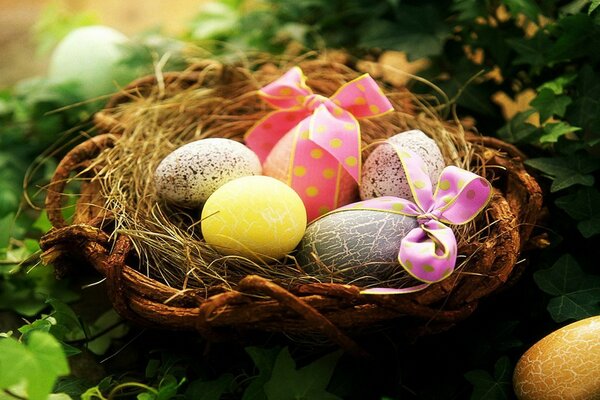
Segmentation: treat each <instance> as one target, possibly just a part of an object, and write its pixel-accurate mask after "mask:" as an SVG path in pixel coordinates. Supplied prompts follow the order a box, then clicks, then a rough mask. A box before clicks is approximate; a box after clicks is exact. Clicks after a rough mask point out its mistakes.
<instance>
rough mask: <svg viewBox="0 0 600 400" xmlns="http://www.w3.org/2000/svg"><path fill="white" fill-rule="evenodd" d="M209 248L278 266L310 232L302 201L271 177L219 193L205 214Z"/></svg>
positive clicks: (242, 182)
mask: <svg viewBox="0 0 600 400" xmlns="http://www.w3.org/2000/svg"><path fill="white" fill-rule="evenodd" d="M201 226H202V235H203V236H204V240H206V243H208V244H210V245H212V246H213V247H214V248H215V249H216V250H217V251H219V252H220V253H222V254H225V255H239V256H243V257H246V258H249V259H251V260H256V261H259V260H262V261H267V262H268V261H269V260H277V259H280V258H282V257H284V256H285V255H286V254H288V253H289V252H291V251H292V250H294V248H295V247H296V245H297V244H298V243H299V242H300V239H302V236H303V235H304V231H305V229H306V209H305V208H304V204H303V203H302V200H301V199H300V196H298V194H297V193H296V192H295V191H294V190H293V189H292V188H290V187H289V186H287V185H286V184H285V183H283V182H280V181H279V180H277V179H275V178H271V177H268V176H247V177H243V178H238V179H235V180H232V181H230V182H228V183H226V184H225V185H223V186H221V187H220V188H219V189H217V190H216V191H215V192H214V193H213V194H212V195H211V196H210V197H209V198H208V200H207V201H206V203H205V204H204V208H203V209H202V223H201Z"/></svg>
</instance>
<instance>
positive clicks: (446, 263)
mask: <svg viewBox="0 0 600 400" xmlns="http://www.w3.org/2000/svg"><path fill="white" fill-rule="evenodd" d="M457 247H458V246H457V244H456V237H455V236H454V232H452V229H450V228H448V227H447V226H446V225H444V224H442V223H441V222H438V221H435V220H429V221H427V222H426V223H424V224H422V225H421V226H420V227H419V228H415V229H413V230H412V231H410V232H409V233H408V235H406V236H405V237H404V238H403V239H402V242H401V243H400V251H399V253H398V261H399V262H400V264H401V265H402V267H404V269H405V270H406V271H407V272H408V273H409V274H410V275H411V276H413V277H414V278H415V279H417V280H419V281H421V282H424V283H435V282H439V281H441V280H443V279H445V278H447V277H448V276H449V275H450V274H451V273H452V271H454V266H455V264H456V256H457V252H458V250H457Z"/></svg>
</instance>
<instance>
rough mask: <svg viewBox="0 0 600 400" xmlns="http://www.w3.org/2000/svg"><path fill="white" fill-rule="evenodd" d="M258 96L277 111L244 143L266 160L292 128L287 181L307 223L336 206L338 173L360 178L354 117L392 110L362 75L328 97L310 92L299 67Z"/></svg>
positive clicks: (358, 145)
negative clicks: (292, 136) (300, 199)
mask: <svg viewBox="0 0 600 400" xmlns="http://www.w3.org/2000/svg"><path fill="white" fill-rule="evenodd" d="M259 95H260V96H261V97H262V98H263V99H264V100H265V101H266V102H267V103H269V104H271V105H272V106H273V107H275V108H277V109H278V110H275V111H273V112H271V113H269V114H268V115H267V116H266V117H264V118H263V119H261V120H260V121H258V122H257V123H256V124H255V125H254V126H253V127H252V128H251V129H250V130H249V131H248V133H247V134H246V137H245V141H246V144H247V145H248V147H250V148H251V149H252V150H254V152H255V153H256V154H257V155H258V157H259V158H260V160H261V162H264V161H265V159H266V158H267V156H268V155H269V153H270V152H271V150H272V149H273V147H274V146H275V145H276V144H277V142H278V141H279V140H280V139H282V138H283V136H285V135H286V134H287V133H288V132H290V131H292V132H293V135H294V140H293V145H292V154H291V156H290V157H291V159H290V163H289V168H288V173H287V177H288V182H287V183H288V184H289V185H290V186H291V187H292V188H293V189H294V190H295V191H296V192H297V193H298V194H299V195H300V197H301V198H302V201H303V202H304V205H305V206H306V210H307V214H308V219H309V221H310V220H313V219H314V218H316V217H318V216H319V215H321V214H324V213H325V212H327V211H329V210H333V209H335V208H337V207H339V206H340V204H338V198H339V190H340V187H339V186H340V178H341V173H342V171H343V170H346V171H347V172H348V173H349V174H350V175H351V176H352V177H353V178H354V180H355V181H356V182H359V179H360V167H361V158H360V155H361V148H360V145H361V139H360V125H359V123H358V121H357V118H367V117H375V116H379V115H382V114H385V113H387V112H389V111H391V110H392V109H393V107H392V105H391V104H390V102H389V101H388V99H387V98H386V97H385V95H384V94H383V92H382V91H381V89H380V88H379V86H377V83H376V82H375V81H374V80H373V78H371V77H370V76H369V75H368V74H365V75H362V76H360V77H358V78H356V79H354V80H353V81H351V82H348V83H346V84H344V85H343V86H342V87H340V89H339V90H338V91H337V92H335V94H334V95H333V96H331V97H330V98H327V97H324V96H321V95H318V94H314V93H313V92H312V90H311V89H310V88H309V87H308V86H307V85H306V77H305V76H304V74H303V73H302V70H301V69H300V68H299V67H294V68H292V69H291V70H289V71H288V72H286V73H285V74H284V75H283V76H282V77H281V78H279V79H277V80H276V81H274V82H272V83H270V84H269V85H267V86H265V87H263V88H262V89H261V90H260V91H259Z"/></svg>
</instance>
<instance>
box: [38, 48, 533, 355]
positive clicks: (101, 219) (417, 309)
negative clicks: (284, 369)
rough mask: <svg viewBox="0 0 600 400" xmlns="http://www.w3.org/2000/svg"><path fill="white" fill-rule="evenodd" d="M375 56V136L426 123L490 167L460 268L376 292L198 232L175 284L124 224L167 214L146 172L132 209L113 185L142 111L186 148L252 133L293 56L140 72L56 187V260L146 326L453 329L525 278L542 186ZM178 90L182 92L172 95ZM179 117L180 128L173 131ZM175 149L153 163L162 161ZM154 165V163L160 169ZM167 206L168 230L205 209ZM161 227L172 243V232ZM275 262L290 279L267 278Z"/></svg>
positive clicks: (51, 204) (321, 75)
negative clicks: (224, 247) (121, 203)
mask: <svg viewBox="0 0 600 400" xmlns="http://www.w3.org/2000/svg"><path fill="white" fill-rule="evenodd" d="M299 65H300V67H301V68H302V69H303V70H304V72H305V73H306V75H307V76H308V78H309V81H308V84H309V86H310V87H312V88H313V90H314V91H315V92H316V93H321V94H324V95H330V94H331V93H333V91H334V90H335V89H337V87H339V85H340V84H341V83H344V82H345V81H348V80H350V79H352V78H354V77H356V76H358V75H359V74H360V73H361V72H363V71H361V72H359V71H357V69H359V67H356V65H355V66H354V67H353V68H350V67H349V66H348V65H346V64H345V63H338V62H335V61H330V60H323V59H318V60H314V59H312V60H308V59H307V60H303V61H300V62H299ZM359 65H360V64H359ZM364 65H366V66H367V67H368V68H369V70H370V72H371V74H372V75H373V76H374V78H376V79H378V80H379V82H380V84H381V86H382V88H383V89H384V92H385V93H386V95H387V96H388V98H390V100H391V101H392V103H393V104H394V106H395V109H396V111H395V112H394V113H393V114H392V115H388V116H386V117H385V118H383V119H382V120H373V121H370V120H368V121H361V128H362V131H363V141H364V144H369V143H371V142H373V141H375V140H379V139H382V138H385V137H388V136H391V135H393V134H395V133H397V132H399V131H402V130H404V129H412V128H421V129H422V130H423V131H425V132H426V133H428V134H429V135H430V136H431V137H433V138H434V139H435V140H436V141H438V144H440V147H441V148H442V150H443V154H444V156H445V158H446V161H447V162H448V163H452V164H457V165H460V166H462V167H465V168H469V169H471V170H474V171H477V172H479V173H481V174H485V175H486V176H487V178H488V180H490V182H492V183H493V186H494V193H493V198H492V200H491V202H490V204H489V206H488V207H487V209H486V210H485V211H484V212H483V213H482V215H481V217H480V218H479V219H478V220H477V221H476V222H475V223H473V224H471V225H469V226H467V228H465V229H463V230H462V231H459V232H457V235H458V238H459V254H461V255H462V256H463V257H462V258H461V260H462V262H461V265H460V268H459V269H458V270H457V272H455V273H454V274H453V275H452V276H451V277H449V278H447V279H446V280H444V281H442V282H440V283H437V284H434V285H432V286H430V287H429V288H427V289H425V290H423V291H421V292H417V293H412V294H406V295H401V296H377V295H364V294H361V293H360V290H361V288H360V287H357V286H354V285H350V284H346V283H344V282H338V281H326V280H324V279H317V278H314V277H306V276H301V275H300V274H298V273H297V272H295V271H296V268H295V267H294V264H293V263H290V262H286V261H285V260H284V261H283V262H281V265H278V266H277V267H278V268H274V269H269V268H268V267H269V266H266V265H265V266H257V265H256V264H255V263H251V262H249V261H248V260H246V261H244V260H237V259H236V260H231V259H228V258H224V257H221V256H219V255H218V253H216V252H214V251H213V250H212V249H210V248H209V247H208V246H207V245H206V244H204V243H203V242H202V241H201V239H200V238H199V237H197V236H194V235H196V234H195V233H194V231H192V232H191V233H189V234H190V235H192V239H193V240H195V241H197V242H198V243H196V244H197V245H198V246H200V247H199V248H197V249H196V250H194V251H191V252H190V251H188V250H186V249H187V247H185V249H184V250H185V251H184V252H186V251H187V254H186V256H185V257H187V258H185V257H184V258H183V259H181V260H180V259H175V260H171V261H170V267H169V268H174V267H176V269H177V268H178V271H179V272H181V273H180V274H179V278H180V279H177V277H176V275H177V274H178V273H179V272H173V271H171V272H170V273H167V274H165V268H166V267H165V266H164V265H163V267H162V269H161V268H159V267H157V264H161V265H162V263H163V260H161V259H160V254H159V255H158V256H157V255H156V253H152V251H150V253H151V254H150V255H148V254H147V253H146V252H145V249H144V247H145V245H146V244H147V243H148V242H149V241H150V240H149V239H148V238H147V237H146V238H144V237H140V236H138V235H136V232H135V231H134V230H132V229H131V227H124V226H123V221H122V218H120V217H122V215H119V214H120V213H121V212H124V213H129V214H132V213H133V214H135V215H127V221H130V222H131V221H133V223H134V224H139V225H142V224H147V223H148V220H150V219H152V218H156V214H157V213H156V209H155V208H154V207H153V206H152V207H149V206H148V204H150V203H147V202H148V201H150V202H152V201H154V202H156V201H155V200H153V199H152V188H151V186H152V185H149V184H148V182H141V183H140V182H138V181H139V180H140V177H139V176H135V177H132V178H131V179H135V180H136V181H135V182H126V179H124V178H123V177H120V178H119V181H118V182H117V184H118V185H123V188H124V189H123V190H124V191H125V192H128V193H129V194H131V193H132V192H133V193H137V197H135V196H134V198H135V199H138V200H136V201H139V202H140V203H139V204H133V205H130V206H132V207H133V208H131V209H129V210H123V211H120V210H122V208H119V207H118V206H117V207H115V206H114V204H113V203H114V201H113V200H114V199H112V198H111V194H110V191H111V190H113V188H112V186H114V185H115V182H113V181H110V178H111V171H113V172H114V171H115V169H117V168H120V167H121V165H123V164H124V163H127V164H128V165H131V164H135V163H138V164H144V163H146V162H145V161H140V160H137V159H135V158H134V159H132V158H126V157H121V159H116V160H115V159H112V158H111V157H110V154H109V153H110V152H111V151H112V150H114V149H115V148H117V147H118V146H119V144H120V143H124V141H126V140H128V138H130V137H131V136H132V135H133V133H132V132H134V131H135V130H136V129H137V128H136V126H132V125H133V124H132V123H131V121H132V120H131V115H132V113H133V114H135V115H138V114H139V115H138V117H137V118H143V120H144V121H145V122H146V124H150V125H146V126H153V127H155V128H156V130H160V129H171V130H173V129H175V130H176V131H177V129H179V130H178V131H177V132H176V133H177V135H175V136H174V137H177V138H178V139H177V140H180V141H181V142H182V143H185V142H189V141H191V140H194V139H198V138H204V137H211V136H220V137H228V138H232V139H237V140H241V139H242V137H243V134H244V133H245V132H246V130H247V129H248V128H249V127H250V126H252V124H253V123H254V122H255V121H257V120H258V118H260V117H261V116H264V115H265V114H266V113H267V112H269V111H270V110H269V109H268V107H267V106H265V104H264V103H262V102H261V101H260V100H259V99H258V97H257V96H256V89H258V88H260V87H261V86H263V85H264V84H266V83H269V82H271V81H273V80H274V79H276V78H277V77H278V76H280V75H281V74H282V73H283V72H285V70H287V68H289V66H290V64H289V63H286V62H282V61H281V62H279V64H275V63H273V62H264V61H263V62H257V63H256V64H254V65H252V66H251V67H249V66H245V67H244V68H241V67H239V66H237V67H236V66H226V65H223V64H220V63H218V62H204V63H202V65H196V66H194V67H193V68H190V69H189V70H187V71H184V72H175V73H165V74H164V75H159V76H149V77H145V78H142V79H139V80H137V81H134V82H133V83H131V84H130V85H129V86H128V87H126V88H125V89H124V90H123V91H121V92H120V93H118V94H116V95H115V96H114V97H113V98H112V99H111V100H110V101H109V103H108V104H107V106H106V108H105V109H104V110H103V111H102V112H100V113H98V114H97V115H96V116H95V122H96V126H97V129H98V131H99V134H98V135H96V136H94V137H92V138H90V139H88V140H87V141H85V142H83V143H81V144H80V145H78V146H76V147H75V148H73V149H72V150H71V151H69V152H68V154H67V155H66V156H65V157H64V158H63V159H62V161H61V162H60V163H59V165H58V167H57V169H56V172H55V174H54V177H53V179H52V181H51V183H50V185H49V187H48V194H47V198H46V208H47V212H48V216H49V218H50V221H51V222H52V224H53V226H54V228H53V229H52V230H51V231H50V232H48V233H47V234H46V235H45V236H44V237H43V238H42V240H41V247H42V249H43V250H44V254H43V259H44V261H45V262H46V263H53V264H54V265H55V267H56V271H57V274H58V275H59V276H64V275H67V274H69V273H72V271H73V269H74V268H75V266H77V267H79V265H81V261H82V260H83V261H85V263H86V264H90V265H91V266H93V267H94V268H95V269H96V270H97V271H98V272H99V273H100V274H102V275H103V276H104V277H105V278H106V287H107V293H108V296H109V298H110V300H111V301H112V304H113V306H114V308H115V309H116V310H117V311H118V312H119V313H120V314H121V315H122V316H123V317H124V318H126V319H128V320H131V321H132V322H134V323H137V324H139V325H142V326H148V327H157V328H168V329H174V330H196V331H197V332H199V333H200V334H201V335H202V336H204V337H206V338H207V339H209V340H222V339H230V338H235V337H239V335H240V334H242V333H245V332H248V331H270V332H282V333H285V334H287V335H301V336H307V335H314V336H315V337H324V338H326V339H327V340H328V341H333V342H335V343H338V344H339V345H340V346H342V347H343V348H345V349H348V350H350V351H354V352H360V349H359V348H358V346H357V345H356V343H355V342H354V341H353V340H352V339H351V338H350V337H351V336H352V335H353V334H354V333H356V332H360V331H362V330H365V329H370V328H372V327H378V326H382V325H386V324H389V322H390V321H392V320H397V319H400V318H401V319H402V323H403V326H406V327H407V329H408V327H410V329H411V332H412V333H413V334H418V335H420V334H424V333H430V332H436V331H440V330H444V329H447V328H449V327H451V326H452V325H454V324H455V323H457V322H458V321H461V320H463V319H465V318H467V317H468V316H469V315H470V314H471V313H472V312H473V311H474V310H475V308H476V307H477V304H478V302H479V300H480V299H482V298H484V297H486V296H488V295H490V294H492V293H494V292H496V291H498V290H499V289H501V288H502V287H504V286H506V284H507V282H509V280H510V279H511V277H512V278H514V277H516V276H518V275H519V268H516V265H519V264H517V261H518V259H519V256H520V253H521V250H522V249H523V248H524V246H525V245H526V243H527V242H528V240H529V238H530V235H531V232H532V228H533V226H534V224H535V223H536V220H537V217H538V214H539V212H540V209H541V203H542V195H541V191H540V188H539V186H538V185H537V183H536V181H535V180H534V179H533V178H532V177H531V176H530V175H529V174H528V173H527V172H526V171H525V169H524V167H523V163H522V161H523V159H524V156H523V154H522V153H521V152H520V151H518V150H517V149H516V148H515V147H513V146H511V145H509V144H506V143H503V142H501V141H499V140H498V139H494V138H490V137H482V136H478V135H475V134H472V133H471V134H470V133H465V132H464V131H463V130H462V128H461V127H460V126H459V125H457V124H448V123H442V122H441V121H440V120H439V118H437V117H436V116H435V115H434V114H433V113H432V112H431V108H428V107H421V105H420V103H419V101H418V99H417V98H416V97H414V96H412V95H411V94H410V92H408V91H407V90H406V89H403V88H397V87H394V86H393V85H392V84H391V83H390V82H393V79H392V80H390V79H388V78H389V77H390V73H392V75H393V72H394V71H392V70H389V69H386V68H384V67H382V66H381V65H378V64H376V63H371V64H363V66H364ZM384 75H385V78H386V79H384ZM332 77H333V78H332ZM248 88H252V89H253V90H250V91H249V90H248ZM201 93H204V96H205V97H206V96H208V97H206V98H208V99H209V100H206V98H203V97H202V96H203V95H201ZM182 94H184V95H185V96H183V97H182ZM175 98H177V101H173V99H175ZM201 98H203V99H204V100H202V99H201ZM199 99H200V100H199ZM194 101H200V103H198V104H196V103H194ZM199 104H200V105H199ZM148 110H150V111H152V114H151V116H149V115H150V114H148V115H147V114H144V112H146V111H148ZM136 113H137V114H136ZM140 113H141V114H143V115H141V114H140ZM173 113H176V115H177V118H178V121H177V122H178V126H179V125H180V127H179V128H177V127H176V128H173V127H172V126H170V123H171V122H172V119H173V118H174V117H173V115H175V114H173ZM140 115H141V116H140ZM138 121H140V120H139V119H138ZM181 121H184V122H185V123H184V124H181ZM155 142H156V141H155ZM169 144H170V145H171V147H173V146H176V145H178V144H181V143H177V142H176V141H172V142H171V143H166V144H164V145H163V144H161V143H154V144H151V143H150V144H146V143H143V144H141V145H140V146H139V147H138V148H137V149H136V152H135V154H134V156H137V155H140V154H142V155H143V154H144V153H148V152H150V153H152V152H154V153H156V152H159V153H160V152H163V153H164V152H166V153H168V152H169V151H170V150H172V148H169ZM163 153H161V154H159V156H157V157H152V158H151V160H160V158H161V157H162V156H164V154H163ZM107 154H109V156H106V155H107ZM132 157H133V156H132ZM153 162H154V161H149V162H148V163H149V164H152V163H153ZM119 163H121V164H119ZM144 167H145V168H148V169H147V171H152V168H155V165H147V166H144ZM123 181H125V182H123ZM70 182H71V183H73V182H77V183H78V186H77V189H76V190H77V192H78V195H79V198H78V202H77V205H76V210H75V214H74V217H73V218H72V221H70V222H67V221H66V220H65V218H64V216H63V209H64V207H63V202H64V199H65V197H66V196H65V195H64V193H65V191H66V186H67V184H68V183H70ZM107 182H108V183H107ZM138 192H142V193H138ZM149 198H150V200H148V199H149ZM148 208H152V211H150V210H147V209H148ZM131 210H136V211H135V212H132V211H131ZM160 210H161V212H160V213H158V214H160V215H161V218H163V219H164V218H165V215H167V222H166V223H167V225H169V222H168V221H169V220H168V218H169V217H168V216H169V215H170V214H172V215H176V216H177V217H174V218H175V220H174V221H173V223H172V226H171V225H169V226H168V228H169V230H167V231H166V232H171V231H172V230H173V231H176V232H179V231H177V229H179V228H178V225H180V224H182V223H186V221H187V223H188V224H189V221H188V220H185V218H188V219H189V218H192V219H193V218H194V217H197V215H196V216H190V215H186V216H185V218H183V219H182V218H180V217H178V216H179V215H182V212H181V211H180V210H171V209H169V208H168V206H162V208H160ZM150 212H152V216H151V215H150V214H149V213H150ZM183 214H185V213H183ZM177 218H179V219H177ZM164 223H165V222H164V221H163V225H164ZM136 226H137V225H136ZM150 229H151V228H150ZM171 229H172V230H171ZM186 232H187V231H186ZM179 234H180V233H177V235H179ZM156 236H161V237H165V238H166V239H172V238H169V235H168V234H166V233H164V232H162V233H161V234H160V235H159V234H158V233H157V234H156ZM158 247H159V248H160V247H161V245H160V244H159V245H158ZM159 250H160V249H159ZM192 259H193V260H196V259H197V260H200V261H198V262H199V263H200V264H199V266H195V267H194V268H190V266H189V264H191V263H193V262H195V261H193V260H192ZM165 263H166V264H165V265H167V264H169V262H166V261H165ZM232 263H233V264H232ZM203 267H207V269H211V270H217V271H221V274H220V275H219V276H218V278H214V279H213V278H212V277H211V276H209V275H206V274H205V275H202V274H200V275H199V276H198V274H197V272H198V271H199V270H202V269H203ZM219 268H221V270H219ZM271 270H276V271H279V274H274V273H269V272H268V271H271ZM190 271H194V273H190ZM223 271H225V272H223ZM232 271H237V273H234V272H232ZM281 271H284V272H285V273H282V272H281Z"/></svg>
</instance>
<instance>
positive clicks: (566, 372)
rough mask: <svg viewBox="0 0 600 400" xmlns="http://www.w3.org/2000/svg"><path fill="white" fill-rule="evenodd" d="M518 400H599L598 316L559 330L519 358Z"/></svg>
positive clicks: (517, 373)
mask: <svg viewBox="0 0 600 400" xmlns="http://www.w3.org/2000/svg"><path fill="white" fill-rule="evenodd" d="M513 385H514V389H515V393H516V395H517V397H518V398H519V400H566V399H569V400H600V315H598V316H596V317H590V318H586V319H583V320H581V321H577V322H574V323H572V324H569V325H567V326H565V327H563V328H560V329H558V330H556V331H554V332H552V333H551V334H549V335H548V336H546V337H544V338H543V339H541V340H540V341H539V342H537V343H536V344H534V345H533V346H532V347H531V348H530V349H529V350H527V352H525V354H524V355H523V356H522V357H521V359H520V360H519V362H518V363H517V366H516V368H515V372H514V376H513Z"/></svg>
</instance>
